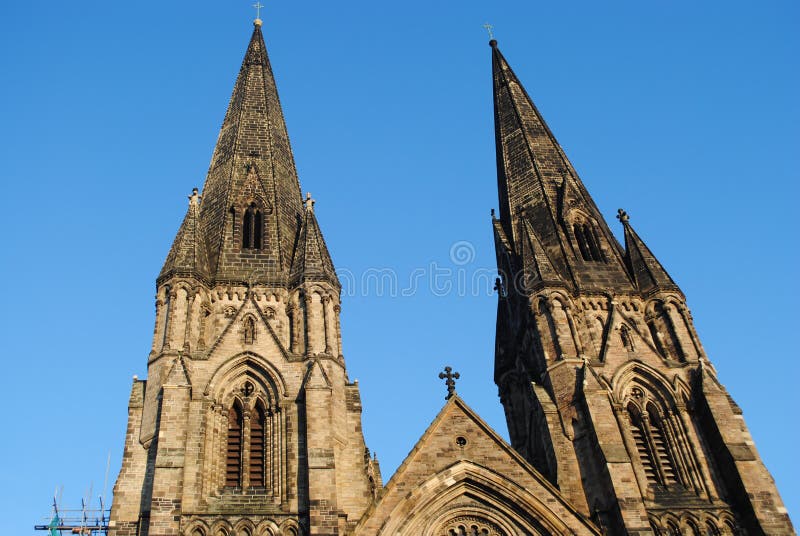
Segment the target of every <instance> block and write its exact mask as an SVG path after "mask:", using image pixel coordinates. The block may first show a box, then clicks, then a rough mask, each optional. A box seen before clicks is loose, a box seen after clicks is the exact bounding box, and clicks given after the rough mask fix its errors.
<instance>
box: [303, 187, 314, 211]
mask: <svg viewBox="0 0 800 536" xmlns="http://www.w3.org/2000/svg"><path fill="white" fill-rule="evenodd" d="M315 203H316V200H314V199H313V198H312V197H311V192H306V198H305V200H304V201H303V206H304V207H306V210H310V211H312V212H313V211H314V204H315Z"/></svg>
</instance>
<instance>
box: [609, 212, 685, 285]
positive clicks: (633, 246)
mask: <svg viewBox="0 0 800 536" xmlns="http://www.w3.org/2000/svg"><path fill="white" fill-rule="evenodd" d="M617 219H618V220H619V221H620V222H621V223H622V226H623V228H624V230H625V263H626V264H627V266H628V270H629V271H630V273H631V277H632V278H633V280H634V282H635V283H636V286H637V288H638V289H639V290H640V291H641V292H642V294H646V293H648V292H651V291H653V290H678V291H680V289H679V288H678V285H676V284H675V281H673V280H672V278H671V277H670V275H669V274H668V273H667V271H666V270H665V269H664V267H663V266H662V265H661V263H660V262H658V259H656V256H655V255H653V252H652V251H650V248H648V247H647V245H646V244H645V243H644V241H643V240H642V239H641V238H640V237H639V235H638V234H637V233H636V231H634V230H633V227H632V226H631V222H630V217H629V216H628V213H627V212H625V211H624V210H622V209H619V211H618V214H617Z"/></svg>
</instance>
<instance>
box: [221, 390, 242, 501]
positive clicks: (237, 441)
mask: <svg viewBox="0 0 800 536" xmlns="http://www.w3.org/2000/svg"><path fill="white" fill-rule="evenodd" d="M242 428H243V427H242V409H241V407H240V406H239V402H238V401H237V402H235V403H234V404H233V406H231V409H230V410H229V411H228V443H227V445H226V452H225V487H228V488H236V487H239V486H241V483H242Z"/></svg>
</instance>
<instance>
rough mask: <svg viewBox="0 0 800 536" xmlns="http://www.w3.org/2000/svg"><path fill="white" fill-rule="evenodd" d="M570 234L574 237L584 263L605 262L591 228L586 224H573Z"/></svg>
mask: <svg viewBox="0 0 800 536" xmlns="http://www.w3.org/2000/svg"><path fill="white" fill-rule="evenodd" d="M572 234H573V235H575V242H576V243H577V244H578V249H579V250H580V251H581V257H583V260H584V261H587V262H605V260H606V259H605V257H604V256H603V251H602V250H601V249H600V241H599V240H598V239H597V234H596V233H595V231H594V229H593V228H592V226H590V225H588V224H586V223H575V224H573V226H572Z"/></svg>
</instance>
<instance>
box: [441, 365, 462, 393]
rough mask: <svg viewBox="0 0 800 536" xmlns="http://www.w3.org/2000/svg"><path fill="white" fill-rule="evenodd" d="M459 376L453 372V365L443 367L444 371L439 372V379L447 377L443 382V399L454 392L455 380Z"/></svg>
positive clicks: (459, 375)
mask: <svg viewBox="0 0 800 536" xmlns="http://www.w3.org/2000/svg"><path fill="white" fill-rule="evenodd" d="M460 377H461V374H459V373H458V372H453V367H444V372H440V373H439V379H441V380H444V379H445V378H446V379H447V380H446V381H445V382H444V383H445V385H447V396H446V397H444V399H445V400H450V399H451V398H452V397H453V395H454V394H456V380H457V379H459V378H460Z"/></svg>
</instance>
